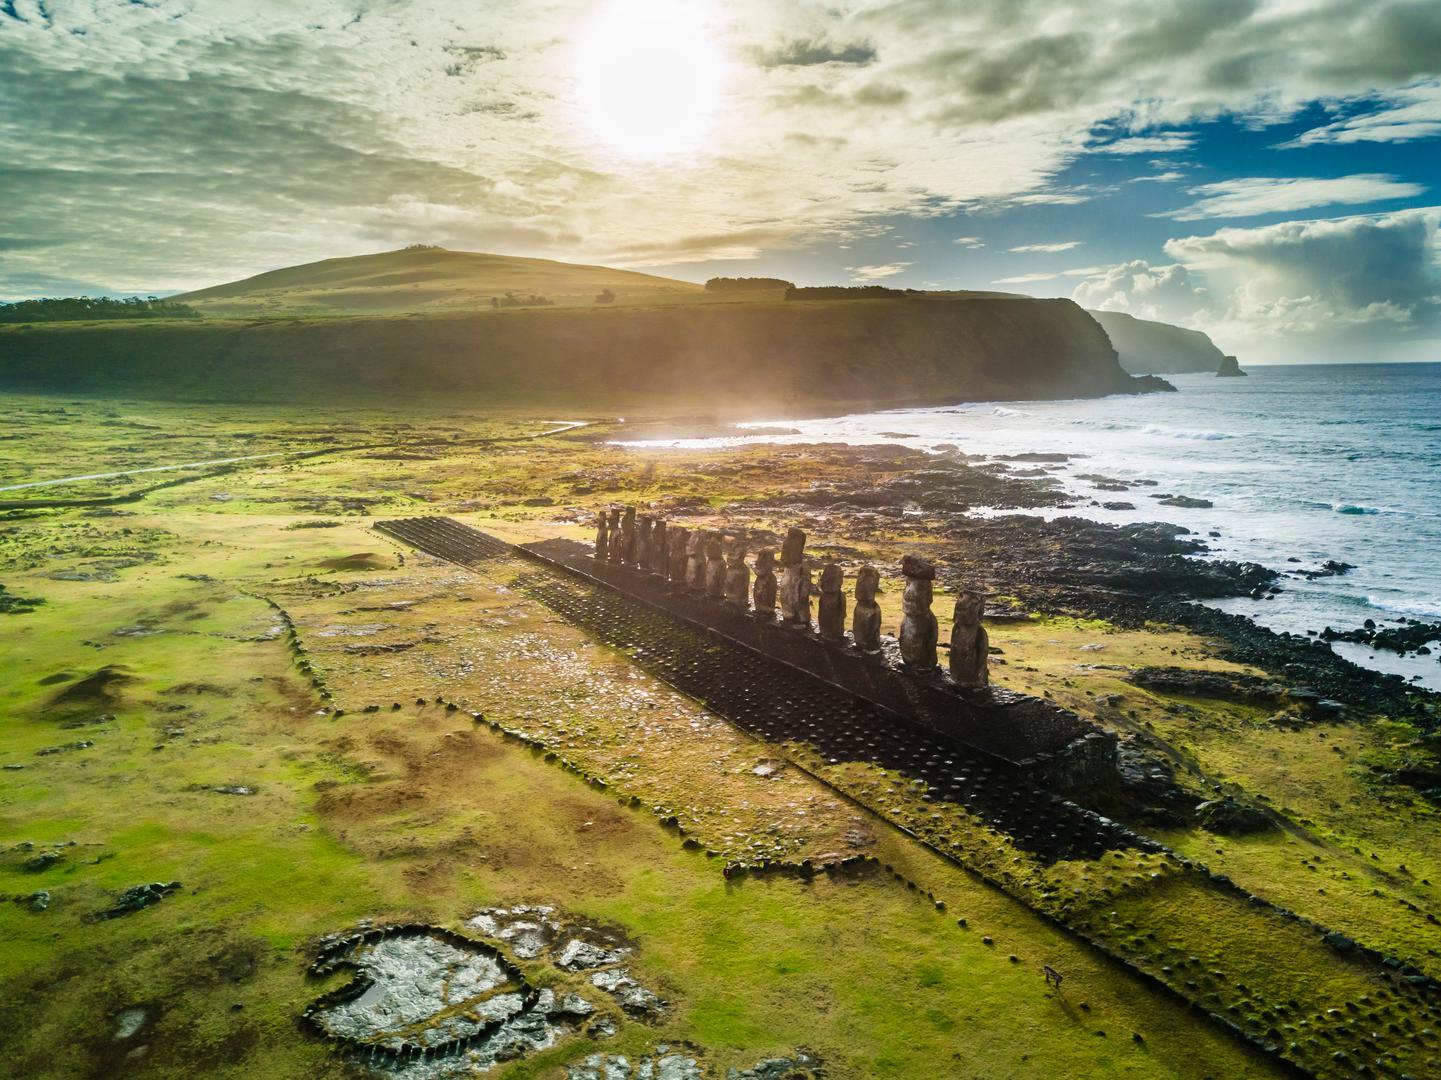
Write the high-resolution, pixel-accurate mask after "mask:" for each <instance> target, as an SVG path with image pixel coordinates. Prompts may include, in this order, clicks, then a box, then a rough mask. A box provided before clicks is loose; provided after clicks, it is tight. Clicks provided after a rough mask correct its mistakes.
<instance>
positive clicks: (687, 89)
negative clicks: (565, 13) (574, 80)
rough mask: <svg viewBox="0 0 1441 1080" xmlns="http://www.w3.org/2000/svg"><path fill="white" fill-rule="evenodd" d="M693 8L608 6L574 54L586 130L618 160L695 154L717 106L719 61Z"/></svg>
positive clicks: (671, 3) (667, 0)
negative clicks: (620, 155) (618, 156)
mask: <svg viewBox="0 0 1441 1080" xmlns="http://www.w3.org/2000/svg"><path fill="white" fill-rule="evenodd" d="M705 7H706V5H705V4H703V3H699V2H696V0H611V2H610V3H608V4H607V5H606V7H605V9H604V10H603V11H602V12H601V13H600V15H599V16H597V17H596V19H595V20H594V21H593V22H592V23H591V24H590V25H589V26H588V27H587V28H586V31H585V33H584V36H583V37H582V38H581V40H580V42H579V45H578V47H577V54H576V73H577V76H578V81H579V89H580V97H581V107H582V109H583V110H584V114H585V118H586V123H587V125H588V126H589V127H590V130H591V131H592V132H594V133H595V134H596V135H597V136H598V137H599V138H601V139H602V140H604V141H605V142H606V143H607V144H609V145H610V146H611V147H612V148H613V149H615V150H617V151H619V152H620V153H623V154H626V155H628V156H631V157H637V158H659V157H666V156H670V155H675V154H683V153H686V152H689V151H692V150H694V149H695V148H697V147H698V146H700V144H701V143H702V142H703V140H704V139H705V137H706V135H707V133H708V131H709V128H710V124H711V121H712V119H713V118H714V116H715V113H716V109H717V107H718V106H719V104H720V97H721V89H722V83H723V81H724V76H725V58H724V57H723V56H722V54H721V50H720V48H719V47H718V46H717V45H716V43H715V41H713V40H712V39H711V36H710V34H709V33H708V31H707V29H706V26H705V18H704V16H705Z"/></svg>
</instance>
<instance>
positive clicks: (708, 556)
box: [705, 532, 726, 600]
mask: <svg viewBox="0 0 1441 1080" xmlns="http://www.w3.org/2000/svg"><path fill="white" fill-rule="evenodd" d="M705 594H706V595H707V596H709V597H711V598H712V599H715V600H724V599H725V594H726V560H725V540H724V538H723V537H722V536H721V534H720V533H718V532H713V533H707V534H706V538H705Z"/></svg>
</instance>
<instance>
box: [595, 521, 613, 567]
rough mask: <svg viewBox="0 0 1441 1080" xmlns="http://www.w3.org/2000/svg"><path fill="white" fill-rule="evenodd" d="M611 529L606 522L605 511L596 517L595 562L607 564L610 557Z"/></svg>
mask: <svg viewBox="0 0 1441 1080" xmlns="http://www.w3.org/2000/svg"><path fill="white" fill-rule="evenodd" d="M609 545H610V528H609V527H608V525H607V523H606V520H605V511H604V510H602V511H601V512H600V513H599V514H596V516H595V561H596V562H605V560H606V559H607V558H608V557H609V556H610V548H609Z"/></svg>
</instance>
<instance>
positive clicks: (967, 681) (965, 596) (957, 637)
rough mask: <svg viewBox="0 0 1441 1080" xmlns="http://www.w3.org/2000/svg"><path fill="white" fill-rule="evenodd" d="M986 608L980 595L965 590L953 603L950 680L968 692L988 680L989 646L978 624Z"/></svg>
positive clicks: (972, 590)
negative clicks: (954, 606) (954, 605)
mask: <svg viewBox="0 0 1441 1080" xmlns="http://www.w3.org/2000/svg"><path fill="white" fill-rule="evenodd" d="M985 606H986V598H985V595H984V594H983V593H981V592H979V591H977V590H975V589H967V590H966V591H965V592H963V593H961V597H960V599H959V600H957V601H956V610H955V615H954V616H953V617H952V622H951V678H953V679H955V680H956V682H957V683H958V684H959V685H961V686H964V687H966V688H967V689H973V690H974V689H979V688H980V687H982V686H985V685H987V684H988V683H989V682H990V681H991V680H990V671H989V669H988V667H987V664H988V659H987V658H988V656H989V655H990V651H991V648H990V644H991V643H990V638H989V636H988V635H987V634H986V628H985V627H984V626H982V625H981V612H982V611H984V610H985Z"/></svg>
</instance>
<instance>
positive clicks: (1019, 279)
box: [991, 273, 1056, 285]
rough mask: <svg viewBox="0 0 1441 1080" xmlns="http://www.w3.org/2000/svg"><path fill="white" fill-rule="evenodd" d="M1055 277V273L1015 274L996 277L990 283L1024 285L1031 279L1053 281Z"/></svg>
mask: <svg viewBox="0 0 1441 1080" xmlns="http://www.w3.org/2000/svg"><path fill="white" fill-rule="evenodd" d="M1055 278H1056V275H1055V274H1045V273H1035V274H1017V275H1016V276H1015V277H1003V278H996V279H995V280H994V281H992V282H991V284H992V285H1026V284H1028V283H1030V282H1032V281H1053V280H1055Z"/></svg>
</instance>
